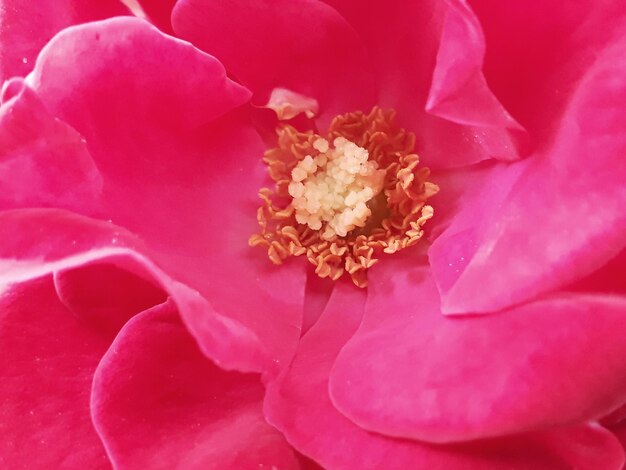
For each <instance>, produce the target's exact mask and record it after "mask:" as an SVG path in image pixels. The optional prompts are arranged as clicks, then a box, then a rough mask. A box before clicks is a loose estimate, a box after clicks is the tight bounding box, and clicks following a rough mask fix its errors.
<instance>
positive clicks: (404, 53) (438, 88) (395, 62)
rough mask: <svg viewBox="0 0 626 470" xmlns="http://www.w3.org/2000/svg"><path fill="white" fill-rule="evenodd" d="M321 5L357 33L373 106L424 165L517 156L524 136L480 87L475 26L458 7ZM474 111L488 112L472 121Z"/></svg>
mask: <svg viewBox="0 0 626 470" xmlns="http://www.w3.org/2000/svg"><path fill="white" fill-rule="evenodd" d="M327 3H329V4H331V5H332V6H333V7H335V8H336V9H337V11H338V12H339V13H341V14H342V15H343V16H344V17H345V18H346V19H347V20H348V22H349V23H350V25H351V26H353V27H354V28H355V29H356V30H357V32H358V33H359V36H360V38H361V40H362V41H363V43H364V44H365V47H366V50H367V51H368V53H369V57H370V59H371V63H372V66H373V67H374V70H375V75H376V84H377V103H378V104H379V105H381V106H383V107H385V108H392V109H395V110H396V111H397V112H398V121H399V122H400V123H401V124H402V125H404V126H406V127H408V128H409V129H410V130H411V131H413V132H415V133H416V135H417V144H416V150H417V152H418V154H419V155H420V157H421V158H422V161H423V162H424V163H425V164H427V165H428V166H429V167H431V168H449V167H458V166H463V165H467V164H472V163H476V162H480V161H483V160H489V159H492V158H498V159H503V160H515V159H518V158H520V156H521V155H522V154H523V150H524V149H523V147H522V146H521V143H522V142H521V140H520V139H521V138H522V137H523V132H521V131H520V130H519V129H520V128H519V126H517V125H516V124H515V121H514V120H513V118H511V116H510V115H509V114H508V113H507V112H506V110H505V109H504V108H503V107H502V105H500V103H499V101H498V99H497V97H496V96H495V95H494V94H493V93H492V92H491V91H490V89H489V87H488V86H487V84H486V82H485V78H484V76H483V74H482V62H483V55H484V41H483V38H482V31H481V27H480V24H479V23H478V21H477V20H476V18H475V17H474V14H473V12H472V11H471V9H470V8H469V7H468V6H467V4H466V3H465V2H464V1H462V0H459V1H457V0H450V1H448V0H427V1H420V2H404V1H400V0H391V1H383V0H376V1H373V2H368V5H367V8H363V5H362V4H361V3H359V2H353V1H351V0H329V1H328V2H327ZM372 31H381V33H380V34H378V33H377V34H373V33H372ZM461 47H462V52H459V50H460V48H461ZM478 110H483V111H487V114H485V115H482V114H481V118H480V119H477V118H476V113H475V111H478ZM427 111H428V112H427ZM513 129H518V130H516V131H514V132H512V130H513Z"/></svg>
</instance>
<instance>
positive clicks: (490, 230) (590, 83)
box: [430, 36, 626, 313]
mask: <svg viewBox="0 0 626 470" xmlns="http://www.w3.org/2000/svg"><path fill="white" fill-rule="evenodd" d="M625 52H626V36H620V37H619V38H618V39H616V40H615V41H614V42H612V43H611V45H610V46H607V47H605V48H603V49H601V50H599V51H598V56H597V58H596V60H595V62H594V63H593V66H592V67H590V68H589V69H587V71H586V72H585V75H584V78H583V79H581V81H580V82H579V83H578V85H577V87H576V89H575V90H574V92H572V95H571V97H570V99H569V101H568V104H567V107H566V109H565V111H564V113H565V117H564V118H563V120H562V121H561V122H560V125H559V126H558V130H557V132H556V133H555V135H554V140H553V141H552V142H551V143H550V145H549V146H546V147H545V148H543V149H541V150H539V151H537V153H536V154H534V155H533V156H532V157H531V158H530V159H528V160H527V161H524V162H520V163H515V164H512V165H510V166H509V167H508V168H506V169H504V170H498V173H496V174H494V177H493V179H492V182H491V185H492V188H478V190H477V197H475V198H472V197H470V198H468V200H467V201H465V203H464V205H463V207H462V208H461V209H460V211H459V213H458V214H457V215H456V219H455V220H454V221H453V222H452V224H451V226H450V227H449V228H448V230H447V231H446V232H445V233H443V234H442V235H441V236H440V237H439V238H438V239H437V240H436V241H435V243H434V245H433V247H432V249H431V251H430V262H431V264H432V266H433V272H434V275H435V278H436V280H437V283H438V285H439V288H440V290H441V293H442V308H443V310H444V312H446V313H463V312H484V311H493V310H498V309H500V308H504V307H507V306H509V305H511V304H514V303H518V302H522V301H525V300H528V299H530V298H532V297H534V296H536V295H537V294H541V293H544V292H547V291H549V290H551V289H555V288H559V287H561V286H563V285H564V284H567V283H569V282H573V281H575V280H576V279H578V278H580V277H583V276H585V275H587V274H589V273H590V272H592V271H593V270H595V269H597V268H599V267H600V266H602V264H604V263H606V262H607V261H608V260H609V259H611V258H612V257H613V256H615V255H616V254H617V253H618V252H619V251H621V250H622V249H623V247H624V246H625V244H626V238H625V237H624V233H626V215H625V212H624V211H623V207H624V204H625V203H626V185H625V184H624V181H626V161H625V160H624V158H623V155H624V152H626V134H625V133H624V131H623V127H624V122H625V120H626V111H625V110H624V107H623V106H621V104H620V103H621V101H622V99H623V98H626V86H624V84H625V83H626V81H625V80H626V59H624V57H626V55H625ZM485 191H487V192H496V194H497V195H496V196H495V197H485V196H484V193H485Z"/></svg>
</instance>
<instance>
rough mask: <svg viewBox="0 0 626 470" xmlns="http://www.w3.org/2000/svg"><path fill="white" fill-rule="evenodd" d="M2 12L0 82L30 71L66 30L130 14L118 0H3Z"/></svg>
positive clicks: (0, 24)
mask: <svg viewBox="0 0 626 470" xmlns="http://www.w3.org/2000/svg"><path fill="white" fill-rule="evenodd" d="M0 11H1V12H2V15H1V16H0V83H1V82H3V81H4V80H6V79H7V78H10V77H13V76H24V75H26V74H27V73H28V72H30V70H31V69H32V68H33V64H34V63H35V59H36V58H37V54H38V53H39V51H40V50H41V48H42V47H43V46H44V45H45V44H46V43H47V42H48V41H49V40H50V38H52V36H54V35H55V34H56V33H58V32H59V31H61V30H62V29H64V28H67V27H68V26H72V25H74V24H80V23H85V22H87V21H94V20H99V19H103V18H108V17H111V16H116V15H125V14H128V10H127V9H126V8H125V7H124V6H123V5H122V3H121V2H119V1H118V0H90V1H88V2H85V1H83V0H39V1H37V2H31V1H28V0H2V1H0Z"/></svg>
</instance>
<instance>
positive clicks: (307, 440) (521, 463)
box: [265, 283, 624, 470]
mask: <svg viewBox="0 0 626 470" xmlns="http://www.w3.org/2000/svg"><path fill="white" fill-rule="evenodd" d="M364 305H365V295H364V293H363V292H362V291H359V290H357V289H356V288H354V287H353V286H352V285H349V284H348V283H339V284H337V286H336V288H335V290H334V291H333V294H332V296H331V299H330V301H329V304H328V306H327V308H326V310H325V311H324V313H323V315H322V317H321V318H320V320H319V322H318V323H316V324H315V325H314V326H313V327H312V328H311V330H309V332H308V333H307V334H306V335H305V336H304V338H303V339H302V342H301V343H300V346H299V349H298V353H297V354H296V356H295V358H294V361H293V362H292V364H291V366H290V368H289V369H288V370H287V371H286V372H285V373H284V374H283V375H282V376H281V377H280V378H279V379H278V381H277V382H275V383H272V384H270V385H269V387H268V391H267V397H266V401H265V411H266V414H267V416H268V419H269V420H270V422H271V423H272V424H274V425H275V426H276V427H277V428H278V429H280V430H281V431H282V432H283V433H285V436H286V437H287V439H288V441H289V442H290V443H292V444H293V445H294V447H296V448H297V449H298V450H300V451H301V452H303V453H305V454H307V455H309V456H311V457H312V458H314V459H315V460H317V461H318V462H320V463H321V464H322V465H323V466H324V467H325V468H338V469H343V468H345V469H348V468H363V469H376V468H381V467H384V468H389V469H405V468H424V469H426V468H428V469H442V470H443V469H450V468H462V469H493V468H516V469H517V468H520V469H521V468H528V469H530V468H532V469H538V468H545V469H553V468H571V467H576V468H584V469H589V470H591V469H595V468H619V467H620V466H621V465H622V464H623V461H624V455H623V450H622V449H621V447H620V445H619V443H618V442H617V441H616V439H615V438H614V437H613V436H611V434H610V433H608V432H606V431H605V430H603V429H601V428H600V427H596V426H584V425H582V426H575V427H571V428H564V429H557V430H552V431H547V432H539V433H531V434H528V435H522V436H514V437H511V438H503V439H496V440H490V441H477V442H473V443H469V444H461V445H448V446H435V445H430V444H427V443H423V442H417V441H410V440H406V439H395V438H392V437H387V436H383V435H380V434H376V433H371V432H367V431H366V430H364V429H362V428H360V427H359V426H358V425H356V424H354V423H353V422H351V421H350V420H349V419H347V418H346V417H345V416H343V415H341V414H340V413H339V412H338V411H337V410H336V409H335V408H334V406H333V404H332V403H331V400H330V397H329V395H328V377H329V373H330V371H331V367H332V365H333V362H334V361H335V359H336V357H337V355H338V354H340V350H341V348H342V347H343V346H344V344H345V343H346V341H348V340H349V339H350V337H351V336H352V335H353V334H354V332H355V331H356V330H357V328H358V326H359V323H360V322H361V316H362V313H363V307H364ZM386 314H388V315H393V312H391V311H389V312H386ZM416 336H417V334H416ZM400 340H401V339H400ZM380 346H383V345H380ZM380 352H381V353H384V351H382V350H381V351H380ZM372 354H373V355H375V354H376V352H375V351H374V352H372ZM418 361H428V358H427V357H424V356H421V357H419V358H417V359H416V360H415V362H418ZM355 364H358V366H356V367H355ZM377 365H379V364H374V365H373V367H376V366H377ZM364 366H365V367H364ZM415 367H416V368H417V367H419V364H415ZM351 370H352V372H353V373H354V375H355V376H358V375H359V373H360V371H362V370H365V371H367V372H369V371H370V369H368V367H367V364H364V363H363V362H356V363H352V364H351ZM377 372H378V373H377V375H376V376H375V377H372V376H369V375H368V376H367V378H366V379H364V380H370V381H373V382H376V383H378V382H384V381H385V380H386V374H385V372H384V371H383V370H378V371H377ZM355 384H356V385H357V387H358V386H359V385H360V381H359V380H355ZM347 387H348V389H347V393H348V394H349V395H350V396H351V398H352V399H354V400H360V399H365V400H366V401H367V402H368V403H369V402H370V401H371V399H372V397H369V396H367V395H361V391H362V390H359V389H358V388H356V387H355V388H354V389H352V390H349V387H350V384H348V385H347ZM374 399H376V397H374ZM387 399H388V400H390V401H393V400H394V399H395V396H394V395H389V396H388V397H387ZM415 405H416V406H418V401H416V402H415Z"/></svg>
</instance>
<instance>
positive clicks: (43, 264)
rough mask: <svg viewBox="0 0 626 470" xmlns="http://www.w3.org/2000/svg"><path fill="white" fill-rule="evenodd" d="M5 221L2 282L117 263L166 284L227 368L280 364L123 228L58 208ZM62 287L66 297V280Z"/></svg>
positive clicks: (273, 328) (11, 215) (277, 327)
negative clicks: (169, 271)
mask: <svg viewBox="0 0 626 470" xmlns="http://www.w3.org/2000/svg"><path fill="white" fill-rule="evenodd" d="M0 221H1V224H0V225H1V227H0V241H1V243H0V287H3V286H6V285H9V284H12V283H18V282H23V281H25V280H29V279H33V278H36V277H39V276H42V275H45V274H48V273H50V272H56V271H67V270H71V269H74V268H77V267H82V266H84V265H86V264H94V263H105V264H114V265H115V266H118V267H121V268H122V269H125V270H127V271H130V272H131V273H135V274H137V275H139V276H141V277H143V278H144V279H147V280H148V281H150V282H153V283H155V284H158V285H160V286H162V287H163V289H164V290H165V291H167V292H168V293H169V294H170V295H171V296H172V298H173V299H174V301H175V302H176V303H177V305H178V306H179V311H180V314H181V316H182V318H183V320H184V322H185V324H186V325H187V327H188V328H189V330H190V332H191V333H192V335H193V336H194V337H195V338H196V339H197V341H198V343H199V345H200V347H201V349H202V350H203V352H204V353H205V354H206V355H207V356H209V357H212V358H214V359H215V361H217V362H219V363H220V364H221V365H223V366H224V367H226V368H236V369H240V370H244V371H250V370H251V371H268V370H270V369H272V368H274V367H275V366H277V365H278V364H276V362H277V361H279V360H277V359H275V357H276V356H275V354H273V353H275V352H276V351H275V350H274V351H272V350H270V349H268V348H269V347H271V345H269V346H266V345H264V344H263V343H261V342H260V339H259V337H258V336H257V335H255V333H254V332H253V331H251V330H250V329H249V328H248V327H246V326H245V325H243V324H242V323H240V322H238V321H237V320H235V319H232V318H230V317H227V316H225V315H221V314H219V313H218V312H216V311H215V310H214V309H213V307H212V305H211V304H210V303H209V302H208V301H207V300H206V299H205V298H204V297H203V296H202V295H201V294H200V293H199V292H198V291H197V290H194V289H192V288H190V287H188V286H186V285H184V284H181V283H180V282H177V281H176V280H174V279H172V277H171V276H169V275H168V274H166V273H165V272H164V271H163V270H162V269H160V268H159V267H158V266H157V265H155V264H154V262H153V261H152V260H153V259H159V258H160V257H162V255H160V253H158V252H154V251H152V250H150V249H149V248H148V247H146V246H145V243H144V242H143V241H142V240H140V239H138V238H137V237H135V236H133V235H132V234H130V233H128V232H127V231H126V230H124V229H123V228H121V227H117V226H115V225H112V224H110V223H107V222H100V221H96V220H93V219H88V218H84V217H79V216H76V215H74V214H71V213H67V212H63V211H56V210H35V209H32V210H18V211H5V212H2V213H0ZM16 234H20V236H16ZM59 291H60V293H61V296H62V297H63V298H64V299H66V298H67V294H66V293H65V292H64V291H63V288H62V286H61V285H60V284H59ZM285 322H286V321H285ZM289 327H290V325H289V324H287V325H285V323H280V320H276V322H275V324H272V325H268V326H267V327H266V330H265V334H266V335H271V334H274V338H275V336H277V335H278V334H279V333H280V332H281V331H282V330H286V331H287V333H291V330H290V329H289ZM293 328H295V327H293ZM281 329H282V330H281ZM295 331H296V333H297V332H298V329H297V328H296V329H295ZM277 332H278V333H277ZM285 337H286V338H285V339H286V340H292V341H297V337H296V338H295V339H292V338H291V336H287V334H285ZM274 338H273V339H274ZM285 342H286V341H285ZM288 346H289V345H288V344H287V345H286V344H284V343H283V344H279V345H278V346H275V347H276V348H278V350H279V351H280V349H279V348H285V349H283V351H286V352H285V354H286V353H287V352H288V350H286V347H288ZM279 357H280V356H279Z"/></svg>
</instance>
